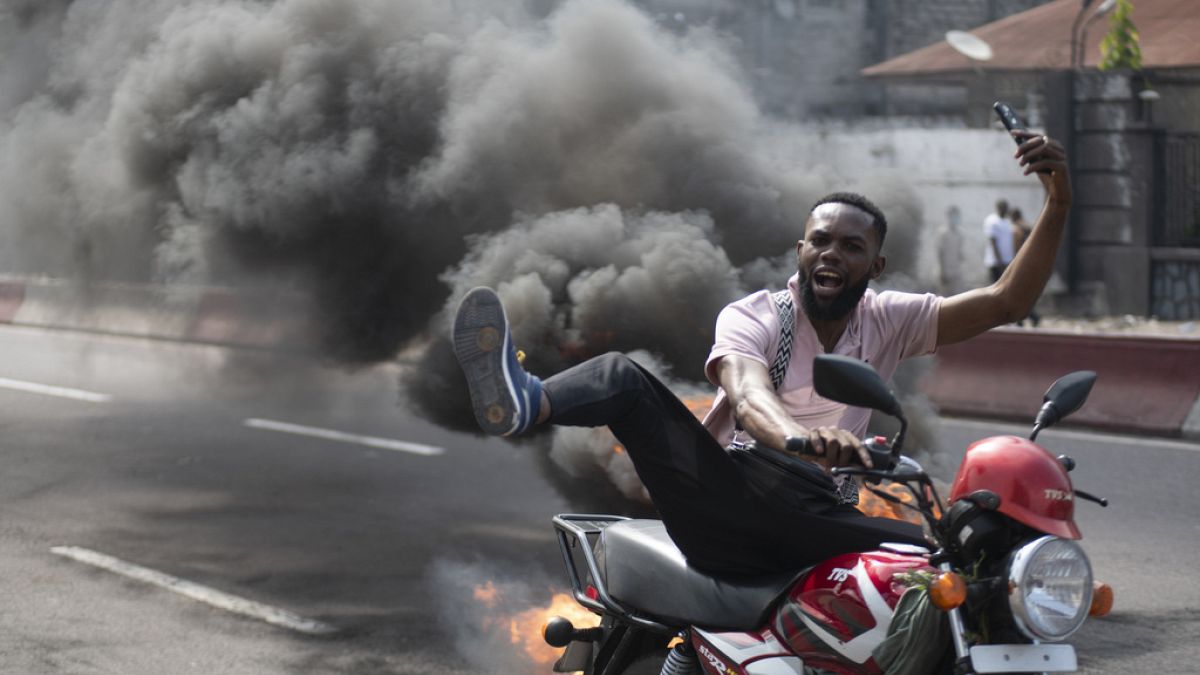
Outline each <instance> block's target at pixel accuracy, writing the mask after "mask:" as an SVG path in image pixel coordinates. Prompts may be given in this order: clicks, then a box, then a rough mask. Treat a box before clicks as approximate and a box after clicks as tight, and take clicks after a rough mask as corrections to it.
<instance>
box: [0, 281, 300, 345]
mask: <svg viewBox="0 0 1200 675" xmlns="http://www.w3.org/2000/svg"><path fill="white" fill-rule="evenodd" d="M304 309H305V308H304V299H303V297H301V296H299V295H297V294H294V293H285V292H273V291H252V290H251V291H247V290H237V289H232V288H217V287H202V286H167V285H155V284H121V283H93V284H87V285H83V284H75V283H71V282H69V281H65V280H61V279H0V323H10V324H17V325H23V326H39V327H44V328H60V329H66V330H78V331H87V332H92V333H110V334H114V335H127V336H135V337H146V338H155V339H164V340H183V341H188V342H203V343H214V344H226V345H236V346H242V347H262V348H269V349H298V350H304V349H305V348H306V347H307V346H308V342H307V339H308V336H309V335H310V332H309V331H308V325H307V322H306V320H305V319H304V318H303V317H305V316H306V312H305V311H304Z"/></svg>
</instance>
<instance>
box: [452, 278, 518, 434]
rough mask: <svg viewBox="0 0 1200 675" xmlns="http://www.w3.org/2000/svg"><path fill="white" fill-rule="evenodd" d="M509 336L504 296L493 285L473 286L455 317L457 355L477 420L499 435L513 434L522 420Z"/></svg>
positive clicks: (486, 428) (489, 431) (490, 431)
mask: <svg viewBox="0 0 1200 675" xmlns="http://www.w3.org/2000/svg"><path fill="white" fill-rule="evenodd" d="M508 340H509V334H508V321H507V319H506V318H505V317H504V306H503V305H501V304H500V298H499V297H497V296H496V294H495V293H494V292H493V291H491V290H490V289H486V288H476V289H472V290H471V292H469V293H467V295H466V297H464V298H463V300H462V302H461V303H460V304H459V306H458V314H457V315H456V316H455V317H454V332H453V341H454V355H455V356H456V357H457V358H458V363H459V365H460V366H461V367H462V369H463V374H465V375H466V377H467V388H468V389H469V390H470V392H471V408H472V410H473V411H474V413H475V421H476V422H478V423H479V427H480V428H481V429H483V430H484V431H485V432H487V433H489V434H493V435H497V436H507V435H508V434H511V433H512V432H513V431H515V430H516V428H517V426H518V424H519V421H518V419H517V402H516V392H515V391H514V389H513V386H512V384H511V380H510V378H509V374H508V366H507V364H506V356H507V354H508V349H509V346H508Z"/></svg>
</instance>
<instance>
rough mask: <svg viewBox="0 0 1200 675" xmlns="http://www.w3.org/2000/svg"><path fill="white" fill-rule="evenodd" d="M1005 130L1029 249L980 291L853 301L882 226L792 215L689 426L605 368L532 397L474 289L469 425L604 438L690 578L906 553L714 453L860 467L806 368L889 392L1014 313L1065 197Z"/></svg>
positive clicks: (854, 427)
mask: <svg viewBox="0 0 1200 675" xmlns="http://www.w3.org/2000/svg"><path fill="white" fill-rule="evenodd" d="M1012 133H1013V135H1014V136H1015V137H1016V138H1017V139H1018V140H1019V141H1020V145H1019V146H1018V148H1017V151H1016V155H1015V156H1016V159H1017V162H1018V163H1019V165H1020V166H1022V167H1023V168H1024V172H1025V174H1026V175H1029V174H1036V175H1037V177H1038V179H1040V180H1041V182H1042V184H1043V186H1044V187H1045V190H1046V201H1045V204H1044V205H1043V207H1042V212H1041V215H1040V216H1039V217H1038V222H1037V224H1036V225H1035V227H1034V228H1033V232H1032V234H1031V235H1030V237H1029V240H1028V242H1027V243H1026V245H1025V246H1023V247H1022V248H1021V251H1020V253H1019V254H1018V255H1017V257H1016V259H1015V260H1013V262H1012V264H1011V265H1009V266H1008V268H1007V269H1006V270H1005V271H1004V272H1003V274H1002V275H1000V276H999V278H998V279H997V280H996V281H995V282H994V283H993V284H992V285H990V286H987V287H984V288H978V289H974V290H971V291H967V292H965V293H961V294H958V295H953V296H950V297H940V296H937V295H933V294H912V293H899V292H892V291H887V292H883V293H878V294H877V293H875V292H874V291H872V290H870V289H869V288H868V286H869V284H870V281H871V280H872V279H877V278H878V277H879V276H880V275H881V274H882V273H883V270H884V267H885V265H886V262H887V261H886V259H885V258H884V256H883V255H882V248H883V243H884V239H885V237H886V235H887V220H886V218H885V217H884V214H883V213H882V212H880V210H879V209H878V208H876V207H875V205H874V204H872V203H871V202H870V201H869V200H868V199H866V198H865V197H862V196H860V195H855V194H850V193H836V194H832V195H829V196H827V197H825V198H823V199H821V200H819V201H818V202H817V203H816V205H815V206H814V207H813V209H812V211H811V212H810V213H809V217H808V220H807V222H806V223H805V225H804V235H803V239H801V240H800V241H799V242H797V244H796V256H797V268H798V269H797V273H796V275H795V276H793V277H792V278H791V279H790V280H789V281H788V288H787V290H785V291H780V292H777V293H770V292H767V291H760V292H758V293H754V294H752V295H750V296H748V297H746V298H743V299H741V300H738V301H736V302H734V303H731V304H730V305H728V306H727V307H726V308H725V309H724V310H722V312H721V314H720V316H719V317H718V318H717V325H716V340H715V343H714V345H713V348H712V352H711V354H710V356H709V359H708V362H707V364H706V368H705V372H706V374H707V376H708V378H709V379H710V380H711V381H712V382H713V383H714V384H716V385H718V386H719V387H720V391H719V392H718V395H717V398H716V400H715V401H714V403H713V409H712V410H711V411H710V412H709V414H708V416H707V418H706V419H705V421H704V422H703V423H701V422H699V421H697V420H696V418H695V417H694V416H693V415H692V414H691V413H690V412H689V411H688V409H687V408H686V407H685V406H684V405H683V403H681V402H680V401H679V400H678V399H677V398H676V397H675V396H674V395H673V394H672V393H671V391H670V390H669V389H667V387H666V386H665V385H663V384H662V383H661V382H659V381H658V380H657V379H656V378H655V377H654V376H652V375H651V374H650V373H649V372H647V371H646V370H645V369H644V368H642V367H641V366H639V365H638V364H636V363H634V362H633V361H631V360H629V359H628V358H627V357H625V356H623V355H621V354H616V353H610V354H605V355H603V356H598V357H595V358H593V359H590V360H588V361H585V362H584V363H581V364H579V365H577V366H574V367H572V368H569V369H567V370H565V371H563V372H561V373H559V374H557V375H554V376H553V377H550V378H548V379H547V380H546V381H544V382H543V381H541V380H539V379H538V378H536V377H534V376H532V375H530V374H529V373H527V372H525V370H524V369H523V368H522V367H521V364H520V363H519V362H518V360H517V357H516V349H515V347H514V345H513V344H512V338H511V334H510V332H509V328H508V323H507V319H506V318H505V315H504V309H503V307H502V305H501V304H500V300H499V298H498V296H497V295H496V294H495V293H494V292H493V291H492V290H491V289H487V288H476V289H473V290H472V291H470V292H469V293H468V294H467V295H466V296H465V297H464V298H463V300H462V302H461V304H460V306H459V310H458V314H457V316H456V318H455V323H454V334H453V341H454V348H455V353H456V355H457V357H458V360H459V363H460V364H461V366H462V368H463V371H464V373H465V374H466V377H467V383H468V386H469V388H470V392H471V403H472V406H473V408H474V411H475V416H476V419H477V420H478V422H479V425H480V427H481V428H482V429H483V430H484V431H486V432H488V433H492V434H497V435H504V436H509V435H515V434H521V433H524V432H526V431H528V430H529V429H531V428H532V427H533V426H534V425H537V424H544V423H551V424H560V425H570V426H603V425H607V426H608V427H609V429H610V430H611V431H612V432H613V435H614V436H616V438H617V439H618V440H619V441H620V442H621V443H622V444H624V446H625V448H626V450H627V451H628V452H629V456H630V458H631V459H632V460H633V464H634V467H635V468H636V470H637V473H638V476H639V477H640V478H641V480H642V483H643V484H644V485H645V486H646V489H647V491H648V492H649V494H650V498H651V500H652V501H653V503H654V505H655V507H656V508H657V509H658V512H659V515H660V516H661V517H662V520H663V524H664V525H665V527H666V529H667V532H668V533H669V534H670V535H671V538H672V539H673V540H674V541H675V543H676V544H677V545H678V546H679V548H680V550H682V551H683V553H684V554H685V555H686V556H687V558H688V561H689V563H690V564H692V565H694V566H696V567H698V568H700V569H703V570H706V571H709V572H713V573H725V574H739V575H744V574H756V573H768V572H777V571H783V570H789V569H792V570H794V569H798V568H800V567H802V566H805V565H808V564H812V563H814V562H817V561H820V560H824V559H826V558H829V557H831V556H834V555H837V554H840V553H846V552H851V551H863V550H870V549H871V548H875V547H877V546H878V545H879V544H880V543H882V542H885V541H900V542H910V543H923V541H924V539H923V537H922V535H921V531H920V528H919V527H917V526H914V525H910V524H908V523H902V522H899V521H895V520H889V519H883V518H870V517H867V516H865V515H863V514H862V512H860V511H858V510H857V509H855V508H854V507H853V505H852V504H853V503H854V501H855V499H856V496H855V495H851V494H849V492H850V491H848V490H839V488H838V486H837V485H836V484H835V483H834V482H833V481H832V480H825V482H824V484H822V483H821V482H820V481H814V486H818V487H815V488H814V490H815V492H814V494H811V495H786V496H781V495H779V494H777V493H770V494H763V493H762V492H761V491H758V490H755V489H754V486H753V485H752V484H751V482H750V477H749V476H748V475H746V474H745V473H744V472H743V470H742V468H741V465H740V464H738V463H737V462H735V461H734V459H733V458H732V457H731V456H730V455H729V453H727V452H726V450H725V448H726V446H727V445H728V444H730V443H736V442H741V441H744V440H753V441H756V442H757V443H759V444H761V445H765V446H768V447H772V448H776V449H779V450H783V449H785V445H786V440H787V439H788V438H789V437H804V438H807V439H808V440H809V442H810V447H811V449H812V452H813V453H815V456H809V455H804V456H802V458H804V459H808V460H811V461H812V462H813V465H812V466H813V469H814V472H818V473H819V470H824V471H828V470H830V469H832V468H834V467H838V466H844V465H847V464H864V465H866V466H870V458H869V456H868V454H867V452H866V450H865V449H864V448H863V446H862V442H861V440H860V439H861V438H862V436H863V435H864V433H865V432H866V428H867V422H868V421H869V418H870V411H868V410H865V409H860V408H851V407H847V406H845V405H842V404H840V403H835V402H833V401H829V400H827V399H823V398H821V397H820V396H818V395H816V393H815V392H814V391H813V383H812V361H813V357H814V356H816V355H818V354H843V355H846V356H852V357H854V358H858V359H861V360H863V361H866V362H867V363H869V364H871V366H873V367H874V368H875V369H876V370H877V371H878V372H879V374H880V375H881V376H882V377H883V378H884V379H888V378H890V377H891V376H892V374H893V372H894V371H895V369H896V366H897V364H898V363H899V362H900V361H901V360H902V359H906V358H909V357H912V356H919V355H923V354H929V353H931V352H933V351H935V350H936V349H937V347H939V346H941V345H948V344H953V343H955V342H960V341H962V340H966V339H968V338H970V337H973V336H975V335H978V334H980V333H982V332H984V331H986V330H988V329H990V328H993V327H996V326H1001V325H1004V324H1007V323H1012V322H1014V321H1016V320H1018V319H1020V318H1022V317H1024V316H1026V315H1027V314H1028V313H1029V310H1030V308H1031V307H1032V306H1033V303H1034V302H1035V301H1036V300H1037V297H1038V295H1039V294H1040V293H1041V291H1042V288H1043V286H1045V284H1046V281H1047V280H1048V279H1049V278H1050V273H1051V270H1052V268H1053V265H1054V259H1055V256H1056V254H1057V252H1058V247H1059V244H1060V242H1061V241H1062V236H1063V229H1064V227H1065V223H1066V219H1067V210H1068V208H1069V206H1070V204H1071V183H1070V177H1069V175H1068V172H1067V163H1066V154H1065V152H1064V150H1063V147H1062V145H1061V144H1060V143H1058V142H1057V141H1054V140H1052V139H1050V138H1048V137H1046V136H1043V135H1039V134H1034V133H1032V132H1028V131H1014V132H1012ZM821 475H823V474H821ZM821 485H825V486H826V487H819V486H821ZM843 493H845V494H843Z"/></svg>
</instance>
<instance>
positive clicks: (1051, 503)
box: [950, 436, 1081, 539]
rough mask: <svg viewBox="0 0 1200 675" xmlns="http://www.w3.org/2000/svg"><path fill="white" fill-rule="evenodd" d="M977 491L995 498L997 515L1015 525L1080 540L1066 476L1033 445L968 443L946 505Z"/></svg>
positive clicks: (1013, 439)
mask: <svg viewBox="0 0 1200 675" xmlns="http://www.w3.org/2000/svg"><path fill="white" fill-rule="evenodd" d="M976 490H990V491H991V492H994V493H995V494H996V495H998V496H999V497H1000V506H999V508H997V509H996V510H997V511H999V512H1000V513H1003V514H1004V515H1006V516H1008V517H1009V518H1012V519H1013V520H1015V521H1017V522H1019V523H1022V524H1025V525H1028V526H1029V527H1032V528H1034V529H1037V530H1040V531H1042V532H1045V533H1047V534H1053V535H1055V536H1057V537H1062V538H1064V539H1079V538H1080V536H1081V535H1080V534H1079V528H1078V527H1076V526H1075V489H1074V488H1073V487H1072V486H1071V479H1070V477H1069V476H1067V470H1066V469H1065V468H1064V467H1063V465H1062V464H1061V463H1059V461H1058V460H1057V459H1055V458H1054V456H1053V455H1051V454H1050V453H1049V452H1046V451H1045V450H1044V449H1043V448H1042V447H1041V446H1039V445H1038V444H1036V443H1034V442H1033V441H1029V440H1026V439H1024V438H1019V437H1017V436H995V437H993V438H985V439H983V440H981V441H976V442H975V443H972V444H971V446H970V447H969V448H967V454H966V456H965V457H964V458H963V461H962V465H960V466H959V467H958V475H957V476H955V477H954V485H952V486H951V487H950V501H951V502H953V501H955V500H957V499H961V498H963V497H966V496H967V495H969V494H971V493H972V492H975V491H976Z"/></svg>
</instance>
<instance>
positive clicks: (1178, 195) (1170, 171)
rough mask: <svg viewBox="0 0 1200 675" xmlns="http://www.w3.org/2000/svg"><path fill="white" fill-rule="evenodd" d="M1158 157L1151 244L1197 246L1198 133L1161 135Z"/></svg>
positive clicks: (1199, 209) (1199, 191)
mask: <svg viewBox="0 0 1200 675" xmlns="http://www.w3.org/2000/svg"><path fill="white" fill-rule="evenodd" d="M1158 156H1159V162H1158V164H1159V180H1158V181H1156V182H1157V183H1158V200H1157V202H1158V204H1159V208H1158V209H1157V211H1158V213H1157V217H1156V218H1155V237H1154V239H1155V244H1156V245H1157V246H1189V247H1192V246H1200V134H1195V133H1168V134H1163V135H1162V136H1161V137H1160V138H1159V142H1158Z"/></svg>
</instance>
